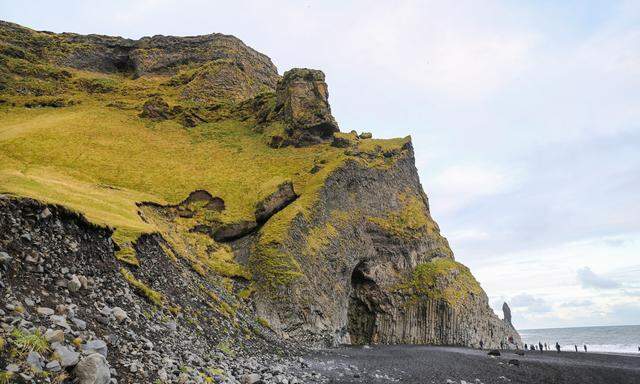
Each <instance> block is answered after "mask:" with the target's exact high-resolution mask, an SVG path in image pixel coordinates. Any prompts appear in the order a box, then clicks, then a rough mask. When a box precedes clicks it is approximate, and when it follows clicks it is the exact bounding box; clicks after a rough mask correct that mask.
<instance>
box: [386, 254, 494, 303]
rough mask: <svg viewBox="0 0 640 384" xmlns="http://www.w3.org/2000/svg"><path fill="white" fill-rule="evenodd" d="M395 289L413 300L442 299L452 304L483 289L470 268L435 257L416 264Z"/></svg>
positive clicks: (478, 293) (477, 293)
mask: <svg viewBox="0 0 640 384" xmlns="http://www.w3.org/2000/svg"><path fill="white" fill-rule="evenodd" d="M398 290H399V291H400V292H403V293H406V294H409V295H411V297H412V300H413V302H416V301H420V300H422V299H427V298H428V299H435V300H440V299H442V300H445V301H447V302H448V303H449V304H451V305H453V306H459V305H460V304H462V303H463V302H464V300H465V299H467V298H468V296H470V295H480V294H481V293H482V288H481V287H480V284H479V283H478V281H477V280H476V279H475V278H474V277H473V275H472V274H471V271H469V268H467V267H466V266H464V265H462V264H461V263H459V262H457V261H455V260H453V259H452V258H435V259H432V260H430V261H428V262H426V263H422V264H418V265H417V266H416V267H415V269H414V270H413V272H412V274H411V276H410V277H409V278H407V280H406V281H405V282H403V283H402V284H400V286H399V287H398Z"/></svg>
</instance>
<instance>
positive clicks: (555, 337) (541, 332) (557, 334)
mask: <svg viewBox="0 0 640 384" xmlns="http://www.w3.org/2000/svg"><path fill="white" fill-rule="evenodd" d="M518 332H520V336H522V341H523V342H524V343H527V344H535V345H538V342H542V343H543V344H544V343H545V342H546V343H547V344H548V345H549V349H550V350H555V344H556V341H557V342H558V343H560V346H561V348H562V350H563V351H575V349H574V345H578V351H580V352H584V349H583V348H582V346H583V345H584V344H586V345H587V350H588V351H589V352H607V353H631V354H637V355H639V356H640V351H638V347H640V325H622V326H613V327H608V326H603V327H576V328H546V329H522V330H518Z"/></svg>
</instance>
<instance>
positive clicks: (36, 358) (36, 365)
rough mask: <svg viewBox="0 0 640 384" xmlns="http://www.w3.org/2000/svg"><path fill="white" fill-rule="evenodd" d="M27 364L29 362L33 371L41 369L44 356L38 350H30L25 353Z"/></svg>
mask: <svg viewBox="0 0 640 384" xmlns="http://www.w3.org/2000/svg"><path fill="white" fill-rule="evenodd" d="M27 364H29V366H30V367H31V368H33V370H34V371H42V368H44V358H43V357H42V356H41V355H40V354H39V353H38V352H35V351H31V352H29V354H28V355H27Z"/></svg>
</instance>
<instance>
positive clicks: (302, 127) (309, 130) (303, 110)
mask: <svg viewBox="0 0 640 384" xmlns="http://www.w3.org/2000/svg"><path fill="white" fill-rule="evenodd" d="M328 98H329V93H328V90H327V83H325V77H324V73H323V72H322V71H318V70H314V69H306V68H304V69H302V68H294V69H291V70H289V71H287V72H285V74H284V76H283V78H282V80H281V81H280V82H279V83H278V87H277V88H276V106H275V110H276V113H277V114H278V116H279V118H280V119H281V120H283V121H284V122H285V123H286V124H287V129H286V131H287V134H288V135H289V136H290V138H289V140H290V142H291V143H293V144H294V145H295V146H298V147H303V146H308V145H313V144H317V143H321V142H324V141H328V140H330V139H331V138H332V136H333V134H334V133H335V132H339V131H340V130H339V129H338V123H336V121H335V119H334V118H333V115H331V107H330V106H329V101H328Z"/></svg>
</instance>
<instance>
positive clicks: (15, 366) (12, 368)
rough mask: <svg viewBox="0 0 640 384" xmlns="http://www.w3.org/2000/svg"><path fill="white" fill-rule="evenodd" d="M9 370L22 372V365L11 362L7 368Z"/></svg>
mask: <svg viewBox="0 0 640 384" xmlns="http://www.w3.org/2000/svg"><path fill="white" fill-rule="evenodd" d="M5 369H6V370H7V372H12V373H18V372H20V366H19V365H18V364H9V365H7V367H6V368H5Z"/></svg>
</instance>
